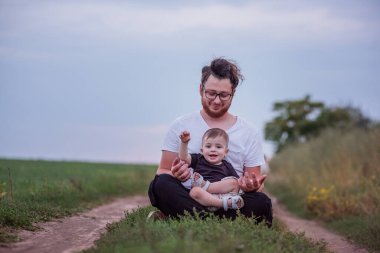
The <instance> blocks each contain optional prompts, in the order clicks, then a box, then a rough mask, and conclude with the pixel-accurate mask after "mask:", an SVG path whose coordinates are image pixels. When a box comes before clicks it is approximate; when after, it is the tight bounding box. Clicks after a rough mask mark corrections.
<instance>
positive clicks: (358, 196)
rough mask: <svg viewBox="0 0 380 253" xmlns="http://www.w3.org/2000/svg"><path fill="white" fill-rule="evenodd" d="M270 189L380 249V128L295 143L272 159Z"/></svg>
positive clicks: (308, 213)
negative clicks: (295, 144)
mask: <svg viewBox="0 0 380 253" xmlns="http://www.w3.org/2000/svg"><path fill="white" fill-rule="evenodd" d="M270 168H271V173H270V175H269V177H268V180H267V184H266V186H268V187H267V188H268V189H269V190H270V191H271V192H272V194H274V195H275V196H276V197H277V198H278V199H279V200H280V201H281V202H283V203H285V204H286V205H287V207H288V208H289V209H290V210H291V211H292V212H293V213H296V214H298V215H300V216H303V217H307V218H318V219H319V220H321V221H323V222H324V223H325V224H326V226H328V227H330V228H331V229H333V230H335V231H337V232H339V233H341V234H342V235H344V236H346V237H347V238H349V239H351V240H353V241H355V242H357V243H359V244H361V245H363V246H365V247H367V248H368V249H370V250H376V251H378V250H380V244H379V242H380V128H379V127H375V128H372V129H370V130H367V131H364V130H351V131H347V132H339V131H336V130H328V131H326V132H325V133H324V134H322V135H321V136H320V137H318V138H316V139H314V140H311V141H310V142H307V143H304V144H300V145H297V146H290V147H288V148H286V149H284V150H283V151H281V152H280V153H279V154H278V155H276V156H275V157H274V158H273V159H272V160H271V162H270Z"/></svg>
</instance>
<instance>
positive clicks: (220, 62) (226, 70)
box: [201, 58, 244, 90]
mask: <svg viewBox="0 0 380 253" xmlns="http://www.w3.org/2000/svg"><path fill="white" fill-rule="evenodd" d="M210 75H213V76H214V77H216V78H218V79H229V80H230V81H231V84H232V90H235V89H236V87H237V86H238V84H239V81H240V80H241V81H243V80H244V76H243V75H242V74H241V71H240V69H239V67H238V66H237V64H236V63H235V62H234V61H232V60H226V59H224V58H216V59H214V60H213V61H212V62H211V64H210V66H204V67H203V68H202V79H201V83H202V87H203V88H204V85H205V82H206V81H207V79H208V78H209V77H210Z"/></svg>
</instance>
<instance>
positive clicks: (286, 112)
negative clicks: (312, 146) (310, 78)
mask: <svg viewBox="0 0 380 253" xmlns="http://www.w3.org/2000/svg"><path fill="white" fill-rule="evenodd" d="M323 109H324V104H323V103H322V102H312V101H310V96H309V95H306V96H305V97H304V98H303V99H300V100H293V101H291V100H288V101H282V102H276V103H275V104H274V105H273V111H275V112H278V114H279V115H278V116H276V117H275V118H274V119H273V120H272V121H271V122H268V123H267V124H266V126H265V139H267V140H271V141H274V142H275V143H276V144H277V152H279V151H280V150H281V149H282V148H283V147H285V146H286V145H288V144H290V143H298V142H304V141H306V140H307V139H308V138H309V137H310V136H312V135H314V134H315V133H317V131H318V124H317V122H316V121H315V120H314V118H315V115H319V113H320V112H321V111H322V110H323Z"/></svg>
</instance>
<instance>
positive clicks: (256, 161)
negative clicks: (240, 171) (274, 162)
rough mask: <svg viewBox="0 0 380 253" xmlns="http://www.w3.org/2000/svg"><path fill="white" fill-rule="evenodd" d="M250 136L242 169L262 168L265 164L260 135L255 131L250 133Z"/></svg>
mask: <svg viewBox="0 0 380 253" xmlns="http://www.w3.org/2000/svg"><path fill="white" fill-rule="evenodd" d="M251 134H252V136H251V138H248V140H249V142H248V144H247V149H246V161H245V163H244V167H256V166H262V165H264V164H265V159H264V152H263V147H262V143H261V135H260V134H259V133H258V132H257V131H252V132H251Z"/></svg>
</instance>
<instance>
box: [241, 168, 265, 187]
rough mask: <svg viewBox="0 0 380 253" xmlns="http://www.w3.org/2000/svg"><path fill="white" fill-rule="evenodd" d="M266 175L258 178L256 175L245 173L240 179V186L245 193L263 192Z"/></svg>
mask: <svg viewBox="0 0 380 253" xmlns="http://www.w3.org/2000/svg"><path fill="white" fill-rule="evenodd" d="M266 178H267V176H266V175H261V176H259V177H257V176H256V174H255V173H249V172H247V171H246V172H244V175H243V176H242V177H240V178H239V186H240V188H241V189H242V190H243V191H244V192H254V191H262V190H263V188H264V180H265V179H266Z"/></svg>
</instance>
